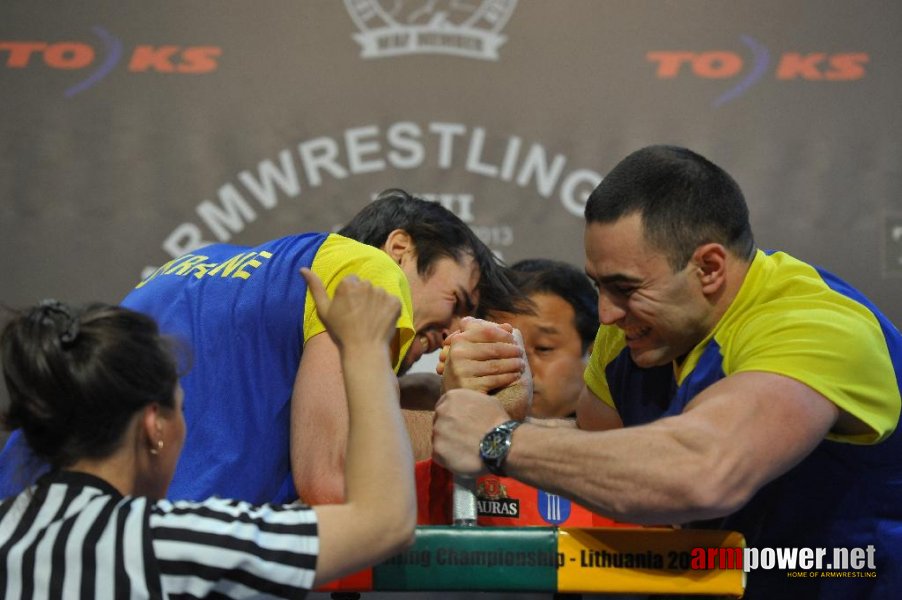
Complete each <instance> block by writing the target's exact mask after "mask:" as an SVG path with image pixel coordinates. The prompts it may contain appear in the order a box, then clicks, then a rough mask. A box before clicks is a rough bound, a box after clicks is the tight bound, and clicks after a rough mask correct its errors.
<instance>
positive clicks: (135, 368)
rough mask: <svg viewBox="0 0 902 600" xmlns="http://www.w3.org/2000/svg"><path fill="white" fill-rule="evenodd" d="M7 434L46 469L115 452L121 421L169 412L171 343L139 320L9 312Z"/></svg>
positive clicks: (117, 312)
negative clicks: (148, 409)
mask: <svg viewBox="0 0 902 600" xmlns="http://www.w3.org/2000/svg"><path fill="white" fill-rule="evenodd" d="M0 356H2V364H3V377H4V380H5V381H6V388H7V390H8V391H9V398H10V405H9V410H8V411H7V412H6V413H5V414H4V415H3V424H4V425H5V427H6V428H8V429H16V428H21V429H22V433H23V435H24V436H25V440H26V441H27V442H28V445H29V446H30V448H31V450H32V451H33V452H34V454H35V455H36V456H37V457H39V458H42V459H44V460H46V461H47V462H48V463H50V465H51V467H52V468H60V467H66V466H68V465H71V464H73V463H75V462H76V461H77V460H79V459H81V458H103V457H106V456H108V455H109V454H110V453H112V452H113V450H115V448H116V446H117V445H118V444H119V442H120V441H121V439H122V437H123V434H124V433H125V430H126V427H127V424H128V422H129V420H130V419H131V418H132V417H133V416H134V415H135V413H137V412H138V411H139V410H140V409H142V408H144V407H145V406H147V405H149V404H151V403H158V404H160V405H162V406H165V407H167V408H173V407H174V406H175V401H174V397H173V396H174V393H175V386H176V382H177V381H178V371H179V369H178V363H177V360H176V358H175V354H174V348H173V347H172V344H171V343H170V342H169V341H168V340H167V339H166V338H163V337H161V336H160V333H159V329H158V328H157V324H156V322H155V321H154V320H153V319H151V318H150V317H147V316H145V315H143V314H140V313H137V312H134V311H131V310H128V309H126V308H122V307H119V306H111V305H106V304H93V305H90V306H87V307H85V308H81V309H77V308H72V307H70V306H68V305H66V304H63V303H61V302H58V301H56V300H44V301H43V302H41V303H40V304H38V305H37V306H34V307H32V308H31V309H28V310H25V311H17V312H14V313H13V317H12V319H11V320H10V321H9V322H8V323H7V325H6V327H5V328H4V329H3V333H2V335H0Z"/></svg>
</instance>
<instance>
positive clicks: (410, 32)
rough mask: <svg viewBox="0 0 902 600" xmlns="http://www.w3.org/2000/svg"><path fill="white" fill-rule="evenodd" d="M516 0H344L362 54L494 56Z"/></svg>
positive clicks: (492, 58) (504, 39) (372, 55)
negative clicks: (476, 0)
mask: <svg viewBox="0 0 902 600" xmlns="http://www.w3.org/2000/svg"><path fill="white" fill-rule="evenodd" d="M516 5H517V0H482V1H481V2H461V1H460V0H345V6H347V8H348V12H349V13H350V14H351V18H352V19H353V20H354V23H355V24H356V25H357V28H358V29H359V30H360V33H357V34H354V36H353V37H354V39H355V40H356V41H357V43H359V44H360V46H361V48H362V49H361V51H360V56H361V57H362V58H380V57H385V56H400V55H403V54H451V55H455V56H463V57H467V58H478V59H482V60H498V48H499V47H500V46H501V45H502V44H503V43H504V42H505V41H506V40H507V38H506V37H505V36H503V35H501V29H502V28H503V27H504V25H505V24H506V23H507V20H508V19H509V18H510V16H511V13H512V12H513V10H514V7H515V6H516Z"/></svg>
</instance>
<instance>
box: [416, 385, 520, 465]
mask: <svg viewBox="0 0 902 600" xmlns="http://www.w3.org/2000/svg"><path fill="white" fill-rule="evenodd" d="M509 419H510V417H509V416H508V415H507V413H506V412H505V411H504V408H502V407H501V405H500V404H499V403H498V400H496V399H495V398H493V397H492V396H487V395H485V394H481V393H479V392H474V391H472V390H462V389H456V390H451V391H450V392H448V393H446V394H445V395H444V396H442V397H441V398H440V399H439V401H438V403H437V404H436V405H435V422H434V424H433V427H432V452H433V458H434V459H435V461H436V462H438V464H440V465H442V466H443V467H445V468H446V469H448V470H449V471H451V472H452V473H454V474H455V475H463V476H465V477H478V476H480V475H483V474H485V472H486V470H485V466H484V465H483V463H482V459H481V458H480V456H479V442H481V441H482V438H483V436H485V434H486V433H488V432H489V431H490V430H491V429H492V428H493V427H495V426H496V425H500V424H501V423H504V422H505V421H507V420H509Z"/></svg>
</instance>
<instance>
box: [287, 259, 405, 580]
mask: <svg viewBox="0 0 902 600" xmlns="http://www.w3.org/2000/svg"><path fill="white" fill-rule="evenodd" d="M302 273H303V275H304V277H305V279H306V280H307V284H308V286H309V287H310V291H311V293H312V294H313V298H314V299H315V301H316V307H317V311H318V312H319V315H320V318H321V319H322V321H323V323H325V325H326V327H327V329H328V332H329V336H330V338H331V339H332V340H333V342H334V343H335V345H336V346H337V348H338V350H339V352H338V354H339V360H340V365H341V373H342V379H343V381H344V387H345V390H346V392H347V411H348V417H349V422H350V428H349V432H348V436H347V438H348V450H347V460H346V461H345V462H346V467H345V488H346V491H347V499H346V501H345V503H344V504H337V505H324V506H316V507H315V510H316V515H317V520H318V522H319V541H320V551H319V558H318V560H317V565H316V584H317V585H319V584H322V583H325V582H327V581H329V580H331V579H334V578H336V577H340V576H342V575H345V574H347V573H351V572H354V571H356V570H358V569H361V568H363V567H365V566H368V565H372V564H374V563H376V562H379V561H380V560H383V559H385V558H388V557H389V556H392V555H393V554H396V553H398V552H400V551H401V550H403V549H404V548H405V547H406V546H407V545H409V544H410V543H411V542H412V541H413V533H414V527H415V524H416V498H415V494H414V484H413V458H412V456H411V450H410V443H409V441H408V440H407V435H406V432H405V429H404V422H403V420H402V418H401V411H400V407H399V400H398V385H397V379H396V378H395V376H394V372H393V371H392V361H391V350H390V343H391V341H392V339H393V337H394V336H395V322H396V320H397V317H398V313H399V310H400V304H399V302H398V300H397V299H396V298H394V297H392V296H390V295H389V294H387V293H386V292H384V291H383V290H381V289H379V288H375V287H373V286H372V285H370V284H369V283H367V282H363V281H360V280H358V279H357V278H356V277H353V276H349V277H347V278H345V279H344V280H343V281H342V282H341V283H340V284H339V286H338V288H337V290H336V293H335V298H334V299H333V300H332V301H330V300H329V298H328V296H327V294H326V290H325V289H324V288H323V285H322V282H320V280H319V278H318V277H317V276H316V275H315V274H313V273H312V272H311V271H309V270H307V269H304V270H303V271H302ZM387 490H388V491H390V493H386V491H387Z"/></svg>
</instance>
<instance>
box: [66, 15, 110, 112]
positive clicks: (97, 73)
mask: <svg viewBox="0 0 902 600" xmlns="http://www.w3.org/2000/svg"><path fill="white" fill-rule="evenodd" d="M91 31H93V32H94V34H95V35H96V36H97V37H99V38H100V41H101V42H103V45H104V47H105V49H106V59H105V60H104V61H103V62H102V63H101V64H100V66H99V67H97V69H95V70H94V72H93V73H91V74H90V75H88V77H87V78H85V79H83V80H82V81H80V82H78V83H76V84H75V85H73V86H72V87H70V88H69V89H67V90H66V91H65V94H64V95H65V96H66V98H71V97H72V96H74V95H75V94H80V93H81V92H83V91H85V90H86V89H88V88H91V87H93V86H95V85H97V83H98V82H99V81H100V80H101V79H103V78H104V77H106V76H107V75H109V74H110V73H111V72H112V71H113V69H114V68H116V65H117V64H119V60H120V59H121V58H122V40H120V39H119V38H117V37H116V36H114V35H113V34H111V33H110V32H109V31H107V30H106V29H104V28H103V27H97V26H94V27H92V28H91Z"/></svg>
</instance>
